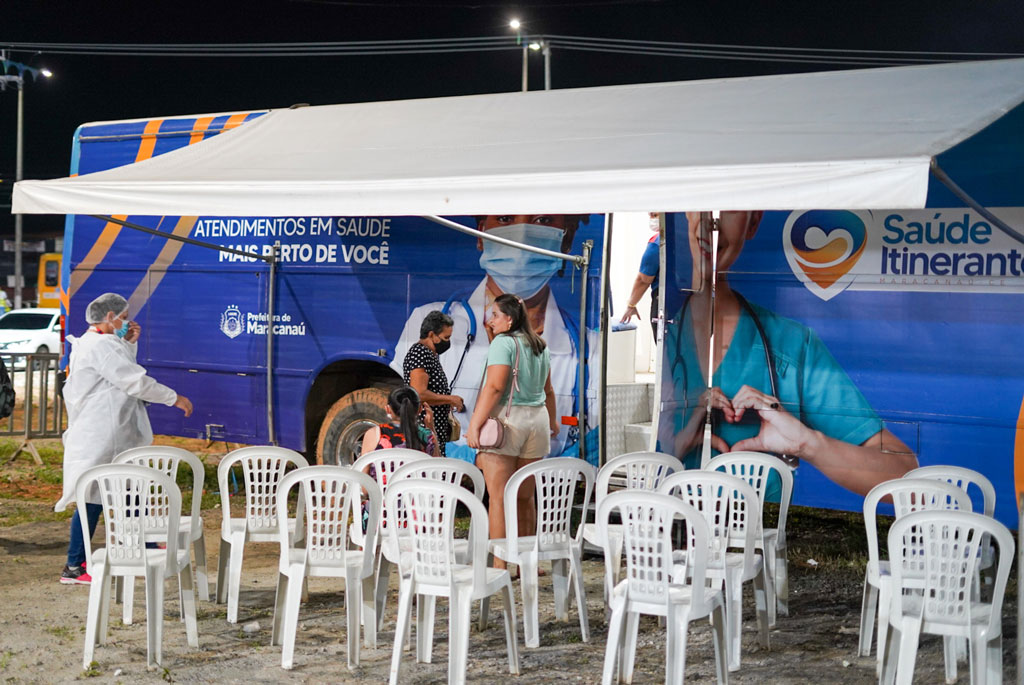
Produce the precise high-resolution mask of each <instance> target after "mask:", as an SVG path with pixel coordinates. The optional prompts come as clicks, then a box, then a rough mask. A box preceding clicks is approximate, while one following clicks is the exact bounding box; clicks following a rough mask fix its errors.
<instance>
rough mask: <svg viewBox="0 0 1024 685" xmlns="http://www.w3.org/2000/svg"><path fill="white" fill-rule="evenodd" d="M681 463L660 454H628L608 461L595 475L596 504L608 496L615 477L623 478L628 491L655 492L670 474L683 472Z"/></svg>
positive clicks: (671, 457) (669, 456)
mask: <svg viewBox="0 0 1024 685" xmlns="http://www.w3.org/2000/svg"><path fill="white" fill-rule="evenodd" d="M683 468H684V467H683V463H682V462H681V461H679V460H678V459H676V458H675V457H673V456H671V455H668V454H663V453H661V452H630V453H629V454H622V455H619V456H617V457H615V458H614V459H610V460H609V461H608V462H606V463H605V465H604V466H602V467H601V470H600V471H598V473H597V481H596V485H595V490H594V493H595V494H594V497H595V500H596V502H597V503H598V504H600V503H601V500H603V499H604V498H605V496H606V495H607V494H608V485H609V481H610V480H611V478H612V477H613V476H615V475H619V476H624V477H625V479H626V488H627V489H629V490H657V489H658V486H659V485H661V481H663V480H664V479H665V478H666V477H667V476H668V475H669V474H670V473H676V472H679V471H682V470H683Z"/></svg>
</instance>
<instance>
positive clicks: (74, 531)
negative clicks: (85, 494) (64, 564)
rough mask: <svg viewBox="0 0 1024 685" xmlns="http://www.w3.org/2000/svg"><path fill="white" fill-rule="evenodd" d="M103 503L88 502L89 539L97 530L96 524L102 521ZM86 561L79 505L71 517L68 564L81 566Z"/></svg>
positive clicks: (86, 510) (86, 514)
mask: <svg viewBox="0 0 1024 685" xmlns="http://www.w3.org/2000/svg"><path fill="white" fill-rule="evenodd" d="M102 511H103V505H102V504H86V505H85V516H86V518H87V519H88V520H89V539H90V540H92V536H93V533H95V532H96V524H98V523H99V522H100V513H102ZM84 561H85V540H84V539H83V538H82V519H81V518H80V517H79V516H78V507H75V514H74V516H72V517H71V541H70V542H69V543H68V566H81V565H82V563H83V562H84Z"/></svg>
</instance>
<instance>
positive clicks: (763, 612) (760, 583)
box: [754, 565, 771, 649]
mask: <svg viewBox="0 0 1024 685" xmlns="http://www.w3.org/2000/svg"><path fill="white" fill-rule="evenodd" d="M767 587H768V577H767V574H765V572H764V565H762V566H761V572H760V573H758V574H756V575H755V576H754V607H755V611H756V613H757V642H758V644H759V645H761V646H762V647H764V648H765V649H770V648H771V638H770V637H769V631H768V589H767Z"/></svg>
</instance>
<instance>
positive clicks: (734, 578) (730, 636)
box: [725, 568, 743, 671]
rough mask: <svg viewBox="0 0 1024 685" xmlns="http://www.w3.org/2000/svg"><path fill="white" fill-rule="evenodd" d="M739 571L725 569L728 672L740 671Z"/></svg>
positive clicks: (741, 607) (741, 593) (741, 616)
mask: <svg viewBox="0 0 1024 685" xmlns="http://www.w3.org/2000/svg"><path fill="white" fill-rule="evenodd" d="M740 570H741V569H738V568H736V569H727V570H726V578H725V615H726V619H725V627H726V637H727V642H726V645H727V650H726V653H727V654H728V655H729V670H730V671H738V670H740V642H741V640H740V632H741V631H742V630H743V577H742V573H740Z"/></svg>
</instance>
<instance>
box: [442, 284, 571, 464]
mask: <svg viewBox="0 0 1024 685" xmlns="http://www.w3.org/2000/svg"><path fill="white" fill-rule="evenodd" d="M456 303H457V304H459V305H461V307H462V309H463V310H465V312H466V318H467V319H468V320H469V332H468V333H467V334H466V345H465V346H464V347H463V348H462V356H461V357H459V365H458V366H457V367H456V368H455V374H454V375H453V376H452V379H451V381H450V382H449V384H448V385H449V386H450V387H452V388H454V387H455V381H456V379H458V377H459V373H461V372H462V364H463V362H465V361H466V354H467V353H469V348H470V347H471V346H472V345H473V341H474V340H476V326H477V323H476V314H474V313H473V308H472V307H470V306H469V300H468V299H467V298H466V297H465V294H464V293H455V294H453V295H452V296H451V297H449V298H448V299H447V300H446V301H445V303H444V307H442V308H441V312H442V313H444V314H450V313H451V309H452V305H454V304H456ZM558 314H559V315H560V316H561V317H562V324H563V325H564V326H565V330H566V332H567V333H568V334H569V342H570V343H571V344H572V349H573V352H574V353H575V354H576V372H575V373H574V374H573V375H572V377H573V385H572V413H573V414H576V413H577V409H578V407H579V404H578V402H579V389H580V359H579V349H580V331H579V327H578V326H577V325H576V322H575V321H573V320H572V318H570V317H569V316H568V315H567V314H566V313H565V312H564V311H563V310H562V308H561V307H559V308H558ZM586 373H587V374H588V382H589V373H590V369H589V368H588V369H587V370H586ZM584 401H587V400H586V397H584ZM587 408H588V410H589V404H588V407H587ZM587 415H588V416H589V415H590V413H589V411H588V413H587ZM578 431H579V427H576V426H572V427H570V429H569V435H568V438H567V439H566V442H565V446H564V447H563V450H564V449H565V447H569V446H571V445H573V444H575V443H576V442H577V441H578V440H579V432H578Z"/></svg>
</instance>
